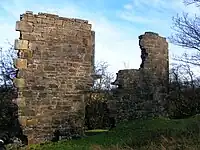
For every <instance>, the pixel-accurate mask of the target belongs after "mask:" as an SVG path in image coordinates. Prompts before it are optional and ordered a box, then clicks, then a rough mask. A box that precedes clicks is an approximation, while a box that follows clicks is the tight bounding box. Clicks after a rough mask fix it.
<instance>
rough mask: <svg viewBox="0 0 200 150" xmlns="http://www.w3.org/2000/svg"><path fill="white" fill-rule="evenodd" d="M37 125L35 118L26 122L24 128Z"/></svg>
mask: <svg viewBox="0 0 200 150" xmlns="http://www.w3.org/2000/svg"><path fill="white" fill-rule="evenodd" d="M37 124H38V119H36V118H33V119H27V120H26V126H35V125H37Z"/></svg>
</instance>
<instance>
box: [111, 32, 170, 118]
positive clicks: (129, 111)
mask: <svg viewBox="0 0 200 150" xmlns="http://www.w3.org/2000/svg"><path fill="white" fill-rule="evenodd" d="M139 46H140V49H141V59H142V63H141V65H140V68H139V69H126V70H119V72H118V73H117V78H116V80H115V81H114V82H113V83H112V84H113V85H117V86H118V88H117V89H115V90H114V94H113V96H114V100H115V101H116V109H117V110H118V114H117V115H116V116H117V120H118V121H122V120H130V119H144V118H149V117H157V116H163V115H167V114H166V108H167V101H166V94H167V92H168V88H167V86H168V76H169V61H168V43H167V41H166V38H163V37H160V36H159V35H158V34H157V33H153V32H145V34H144V35H141V36H139Z"/></svg>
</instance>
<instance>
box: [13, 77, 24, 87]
mask: <svg viewBox="0 0 200 150" xmlns="http://www.w3.org/2000/svg"><path fill="white" fill-rule="evenodd" d="M13 83H14V84H15V86H16V87H18V88H23V87H24V86H25V80H24V79H23V78H15V79H14V80H13Z"/></svg>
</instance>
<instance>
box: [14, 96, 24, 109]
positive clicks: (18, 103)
mask: <svg viewBox="0 0 200 150" xmlns="http://www.w3.org/2000/svg"><path fill="white" fill-rule="evenodd" d="M16 101H17V105H18V106H19V107H25V106H26V102H25V98H24V97H18V98H17V100H16Z"/></svg>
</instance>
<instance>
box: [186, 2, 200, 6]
mask: <svg viewBox="0 0 200 150" xmlns="http://www.w3.org/2000/svg"><path fill="white" fill-rule="evenodd" d="M184 4H186V5H191V4H195V5H196V6H197V7H199V6H200V0H184Z"/></svg>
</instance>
